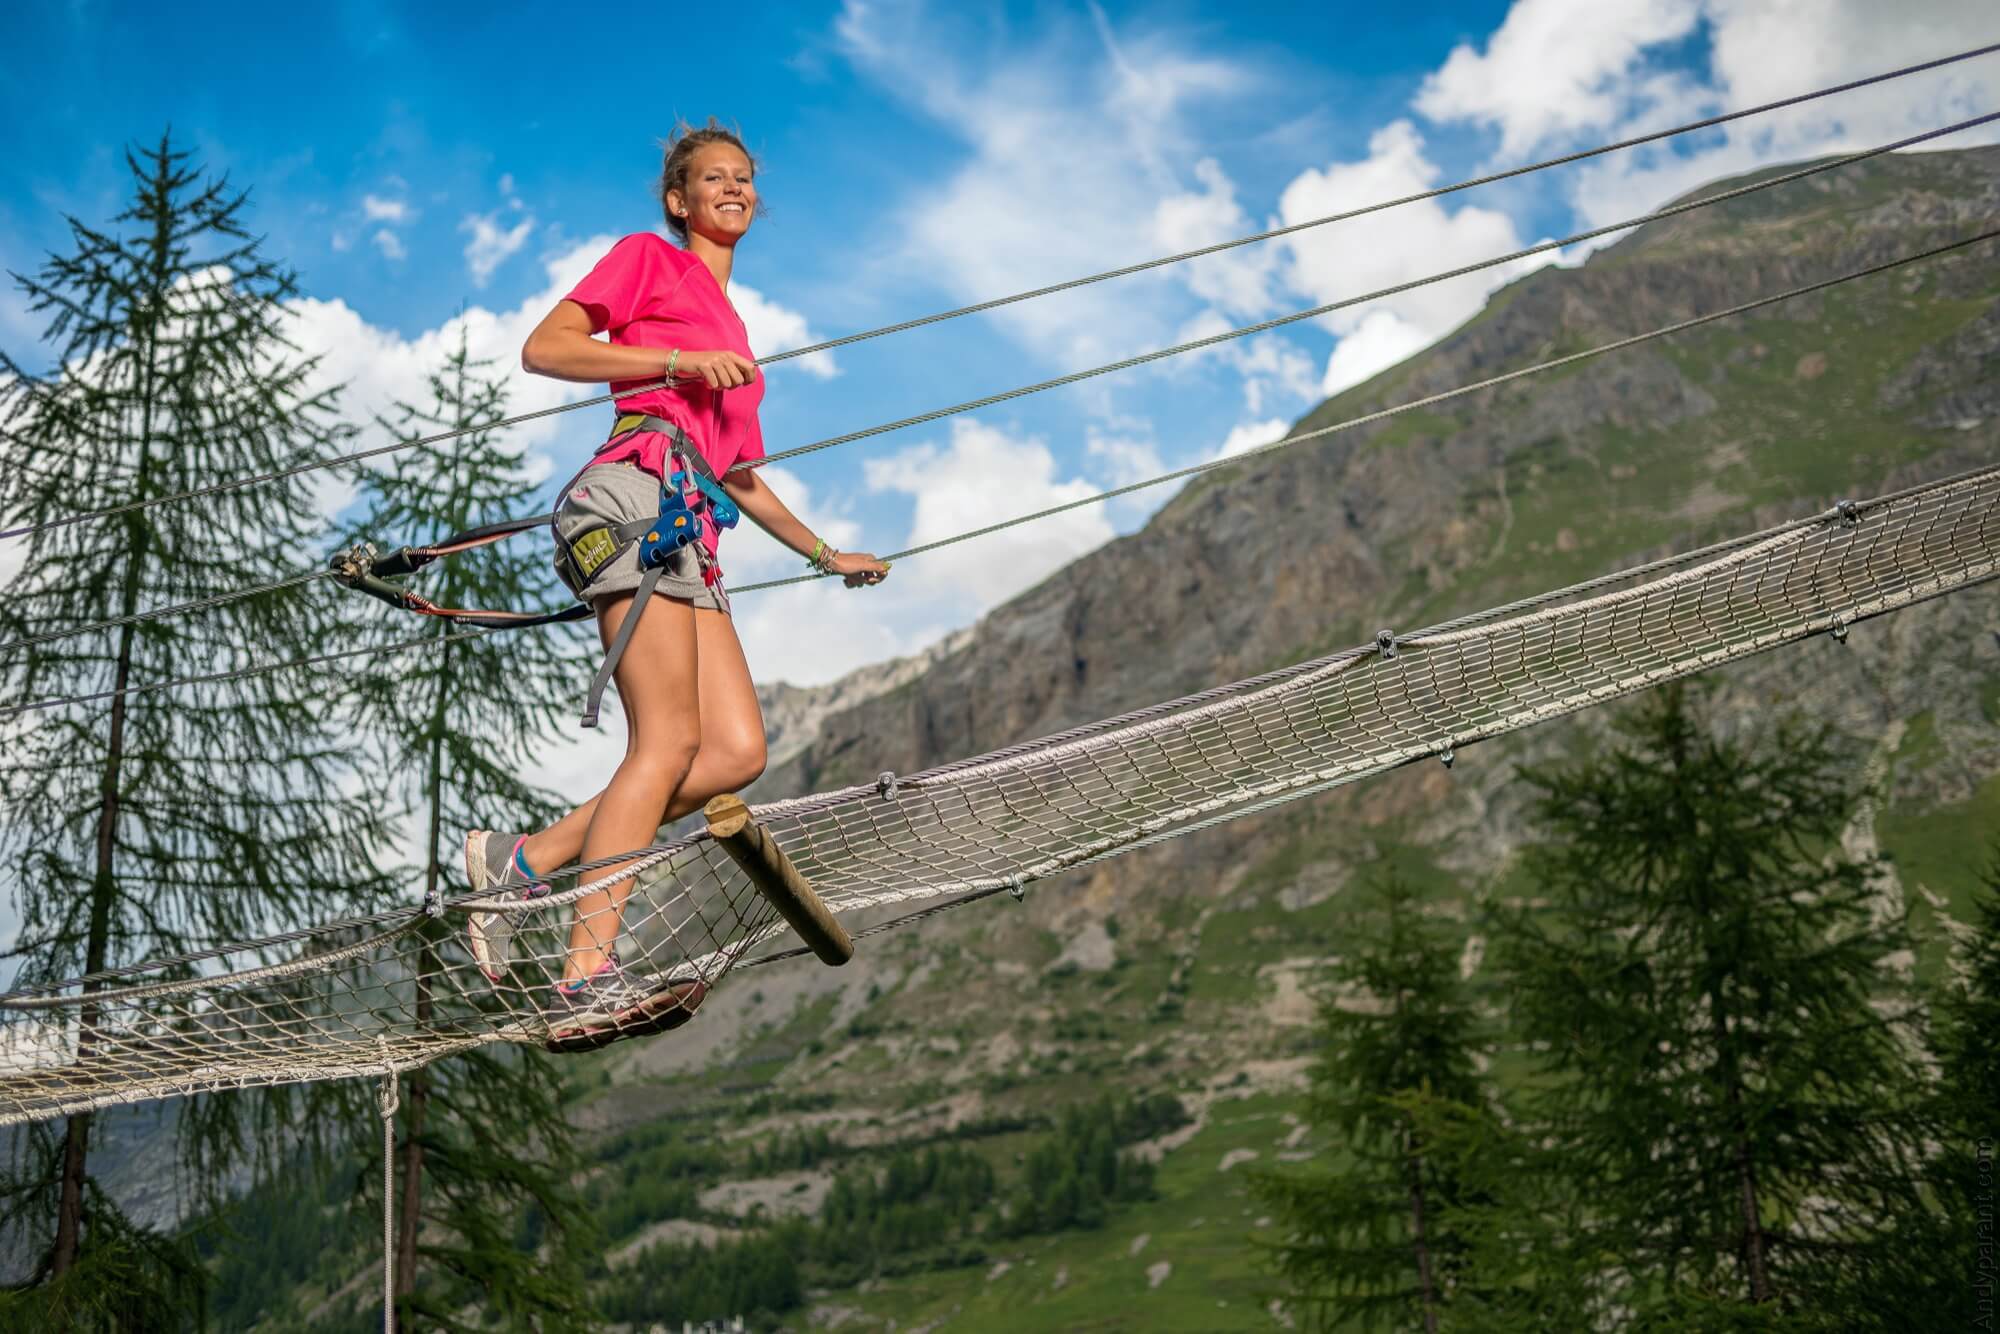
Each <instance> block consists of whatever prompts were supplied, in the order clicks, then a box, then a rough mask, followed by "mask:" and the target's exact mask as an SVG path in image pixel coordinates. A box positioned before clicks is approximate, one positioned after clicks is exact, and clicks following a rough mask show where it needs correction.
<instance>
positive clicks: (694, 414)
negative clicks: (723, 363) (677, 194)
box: [569, 232, 764, 552]
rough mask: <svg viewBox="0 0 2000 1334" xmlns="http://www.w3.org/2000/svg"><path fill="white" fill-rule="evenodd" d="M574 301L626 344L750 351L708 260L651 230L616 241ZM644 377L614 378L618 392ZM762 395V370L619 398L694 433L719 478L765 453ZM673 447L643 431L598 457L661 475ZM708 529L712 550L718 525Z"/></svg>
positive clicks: (595, 324)
mask: <svg viewBox="0 0 2000 1334" xmlns="http://www.w3.org/2000/svg"><path fill="white" fill-rule="evenodd" d="M569 299H570V300H571V301H574V302H576V303H577V304H578V305H579V306H582V307H583V308H584V310H586V311H588V312H589V314H590V331H591V332H592V333H602V332H604V331H605V330H607V329H608V330H610V333H611V341H612V342H613V343H615V344H617V345H618V346H620V347H658V348H670V347H677V348H680V349H681V350H682V351H683V352H707V351H712V350H714V349H717V348H724V349H727V350H728V351H731V352H735V353H737V354H738V355H740V356H745V357H749V356H751V355H752V353H751V351H750V335H749V333H748V331H747V330H745V329H744V327H743V321H742V320H741V319H740V318H739V317H738V316H737V314H736V309H735V307H733V306H731V305H730V304H729V299H728V298H727V297H725V296H724V295H723V294H722V288H721V287H720V286H719V285H717V283H716V281H715V275H714V274H713V273H710V272H709V269H708V265H706V264H704V263H702V262H701V260H700V259H699V258H698V257H697V256H695V255H693V254H690V253H689V252H687V251H685V250H682V249H681V248H680V247H679V246H676V245H674V244H672V243H671V242H669V241H668V240H667V239H666V238H665V237H663V236H660V235H658V234H657V233H654V232H636V233H634V234H633V235H631V236H627V237H625V238H624V239H623V240H621V241H619V242H618V244H617V245H615V246H612V247H611V252H610V253H609V254H607V255H606V256H605V257H604V258H603V259H600V260H598V261H597V267H596V268H593V269H592V270H591V271H590V272H589V273H588V274H586V275H585V276H584V279H583V281H582V282H580V283H578V284H577V285H576V288H575V290H573V291H572V292H571V293H570V294H569ZM650 378H658V377H650ZM645 382H646V381H645V380H644V379H639V380H614V381H612V383H611V391H612V392H613V393H618V392H620V391H621V390H623V389H626V388H629V387H630V386H632V385H635V384H644V383H645ZM763 400H764V376H763V374H762V373H761V372H760V373H759V374H758V376H757V378H756V379H754V380H752V381H751V382H750V383H749V384H746V385H742V386H740V387H738V388H735V389H724V390H720V391H717V390H712V389H710V388H709V387H708V385H707V384H706V383H705V382H704V381H703V380H702V379H701V378H700V377H699V376H696V377H695V378H693V379H691V380H681V381H680V382H678V383H677V384H674V385H672V386H671V387H665V388H660V389H653V390H648V391H647V392H645V393H643V394H634V395H632V396H631V397H630V398H621V399H619V400H618V411H619V412H621V413H625V412H649V413H651V414H653V415H654V416H656V417H664V418H666V419H667V420H668V421H670V422H673V423H674V424H675V425H676V426H679V427H680V428H681V429H682V430H683V431H686V432H687V434H688V439H689V440H691V441H693V442H694V446H695V448H697V449H699V450H700V451H701V453H702V457H703V458H705V459H707V460H708V465H709V466H710V467H711V468H713V469H715V473H716V476H718V477H720V476H721V475H722V474H724V473H726V472H728V471H729V470H730V468H732V467H734V466H735V465H736V464H738V463H740V462H742V461H744V460H745V459H761V458H763V457H764V432H763V430H762V428H761V427H759V426H758V424H757V406H758V404H760V403H762V402H763ZM668 445H669V441H668V440H667V437H666V436H664V435H661V434H660V433H659V432H657V431H642V432H640V433H639V434H637V435H633V436H628V437H627V438H625V439H624V440H621V441H620V442H619V443H618V444H616V445H614V446H612V447H610V448H608V449H605V450H603V451H601V452H600V453H599V454H598V455H597V456H596V457H595V458H593V459H592V460H591V462H592V463H625V462H631V463H636V464H637V465H638V466H639V467H641V468H644V469H645V470H646V471H647V472H650V473H652V474H653V475H654V476H657V477H663V476H665V475H666V465H665V460H666V453H667V449H668ZM704 526H705V527H707V529H708V532H707V534H706V537H707V542H708V548H709V550H710V551H711V552H712V551H714V550H715V545H716V536H717V535H716V532H715V527H714V525H713V524H709V525H704Z"/></svg>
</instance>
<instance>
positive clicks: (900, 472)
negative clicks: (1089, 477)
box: [863, 417, 1113, 625]
mask: <svg viewBox="0 0 2000 1334" xmlns="http://www.w3.org/2000/svg"><path fill="white" fill-rule="evenodd" d="M863 475H864V477H865V478H866V480H867V483H868V486H869V489H871V490H873V491H877V492H888V493H898V494H902V495H907V496H909V497H911V500H912V513H911V521H910V531H909V535H908V538H907V540H906V541H905V542H904V544H903V545H905V546H919V545H922V544H923V543H925V542H932V541H936V540H938V539H939V538H943V537H949V536H951V535H953V534H955V533H961V532H964V531H966V530H968V529H972V528H977V527H980V526H982V525H984V524H989V523H993V522H995V521H996V520H1000V519H1005V518H1010V517H1012V516H1014V515H1017V514H1024V513H1028V512H1030V511H1033V510H1039V509H1044V508H1046V507H1048V506H1050V505H1058V504H1061V503H1062V502H1064V501H1066V500H1079V499H1082V498H1083V497H1085V496H1089V495H1092V494H1094V493H1095V492H1096V491H1097V490H1098V489H1099V488H1097V487H1095V486H1093V485H1092V484H1091V483H1090V482H1088V481H1086V480H1084V479H1083V478H1080V477H1079V478H1072V479H1070V480H1068V481H1059V480H1057V469H1056V461H1055V456H1054V455H1052V454H1051V453H1050V452H1049V449H1048V446H1047V444H1045V443H1044V442H1043V441H1042V440H1040V439H1039V438H1036V437H1033V436H1030V437H1027V438H1026V439H1017V438H1015V437H1014V436H1012V435H1009V434H1008V433H1007V432H1005V431H1002V430H1000V429H998V428H996V427H992V426H988V425H985V424H983V423H981V422H977V421H973V420H970V419H968V418H963V417H960V418H954V419H953V421H952V423H951V442H950V443H949V444H948V445H946V446H944V447H942V448H940V447H938V446H936V445H933V444H930V443H928V442H926V443H924V444H919V445H915V446H912V447H911V448H908V449H904V450H901V451H899V452H897V453H896V454H893V455H891V456H889V457H888V458H883V459H870V460H869V461H868V462H867V463H866V464H865V465H864V466H863ZM1112 536H1113V533H1112V528H1111V523H1110V520H1109V519H1108V518H1106V516H1105V514H1104V511H1103V509H1102V507H1100V506H1086V507H1085V508H1082V509H1078V510H1072V511H1071V512H1069V513H1068V514H1063V515H1058V516H1056V517H1054V518H1051V519H1044V520H1042V521H1040V522H1039V523H1035V524H1032V525H1028V526H1024V527H1020V528H1010V529H1008V530H1006V531H1005V532H1001V533H995V534H993V535H991V536H989V537H982V538H976V539H974V540H973V541H970V542H967V543H965V544H964V545H962V546H955V547H947V548H945V549H944V550H942V551H935V552H931V553H928V554H927V555H925V556H924V557H923V558H922V562H921V565H915V564H913V565H912V567H911V568H912V573H915V574H917V575H918V576H919V577H920V578H921V579H922V581H923V582H924V584H925V585H927V586H928V587H929V588H930V589H932V590H934V592H933V594H932V597H933V599H934V600H940V601H942V602H943V604H944V607H946V608H950V609H952V610H953V611H954V612H955V616H954V617H953V620H952V621H951V624H952V625H963V624H965V623H967V622H969V621H970V620H971V619H972V618H973V617H975V616H977V615H978V614H980V613H982V612H984V611H985V610H986V609H987V608H989V607H992V606H994V605H995V604H997V603H999V602H1001V601H1002V600H1004V599H1006V598H1008V597H1011V596H1012V595H1013V594H1015V593H1018V592H1020V591H1021V590H1022V589H1024V588H1027V587H1028V586H1030V585H1031V584H1033V583H1035V582H1036V581H1038V580H1040V579H1041V578H1043V577H1044V576H1046V575H1048V574H1050V573H1051V572H1053V571H1055V570H1056V569H1059V568H1060V567H1061V566H1063V565H1066V564H1068V563H1069V562H1070V561H1071V560H1074V559H1075V558H1076V557H1078V556H1080V555H1082V554H1083V553H1084V552H1086V551H1089V550H1091V549H1093V548H1095V547H1098V546H1101V545H1103V544H1104V543H1105V542H1107V541H1109V540H1110V539H1111V537H1112Z"/></svg>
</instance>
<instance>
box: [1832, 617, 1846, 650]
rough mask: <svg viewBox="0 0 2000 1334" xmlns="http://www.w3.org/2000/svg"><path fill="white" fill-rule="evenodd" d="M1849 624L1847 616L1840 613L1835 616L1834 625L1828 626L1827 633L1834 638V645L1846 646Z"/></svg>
mask: <svg viewBox="0 0 2000 1334" xmlns="http://www.w3.org/2000/svg"><path fill="white" fill-rule="evenodd" d="M1847 624H1848V623H1847V618H1846V617H1845V616H1843V615H1841V614H1840V613H1839V612H1835V613H1834V614H1833V623H1832V624H1831V625H1829V626H1827V632H1828V633H1829V634H1831V635H1832V636H1833V642H1834V643H1836V644H1845V643H1846V642H1847Z"/></svg>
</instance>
